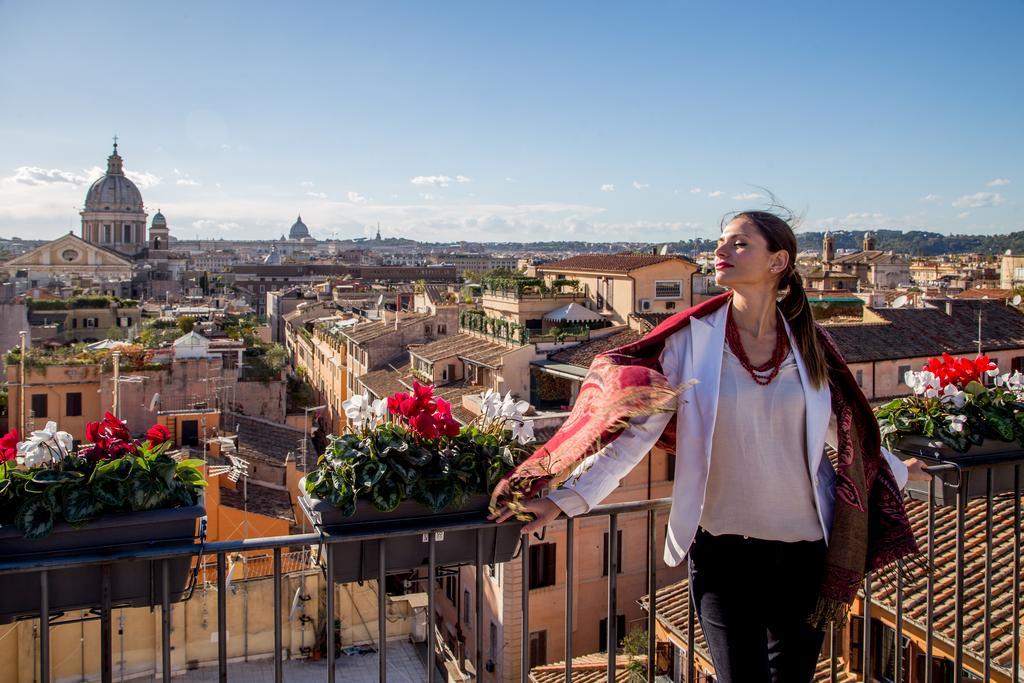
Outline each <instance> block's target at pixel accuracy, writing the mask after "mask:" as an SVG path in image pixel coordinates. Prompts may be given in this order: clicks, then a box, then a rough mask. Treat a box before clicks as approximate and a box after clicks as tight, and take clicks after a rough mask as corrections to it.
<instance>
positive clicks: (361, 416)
mask: <svg viewBox="0 0 1024 683" xmlns="http://www.w3.org/2000/svg"><path fill="white" fill-rule="evenodd" d="M341 407H342V408H344V409H345V417H347V418H348V419H349V420H350V421H351V422H352V424H354V425H355V426H356V427H361V426H362V425H363V422H364V421H365V420H366V417H367V413H368V412H369V410H370V394H369V393H367V392H364V393H362V394H356V395H355V396H353V397H352V398H350V399H348V400H347V401H344V402H343V403H342V404H341Z"/></svg>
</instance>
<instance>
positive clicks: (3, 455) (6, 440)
mask: <svg viewBox="0 0 1024 683" xmlns="http://www.w3.org/2000/svg"><path fill="white" fill-rule="evenodd" d="M19 439H20V437H19V436H18V430H17V429H12V430H11V431H9V432H7V433H6V434H4V435H3V437H0V462H7V461H8V460H14V458H16V457H17V455H18V441H19Z"/></svg>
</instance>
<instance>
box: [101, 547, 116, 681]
mask: <svg viewBox="0 0 1024 683" xmlns="http://www.w3.org/2000/svg"><path fill="white" fill-rule="evenodd" d="M113 657H114V638H113V623H112V621H111V618H110V563H109V562H108V563H106V564H103V565H100V680H101V681H102V682H103V683H113V680H114V659H113Z"/></svg>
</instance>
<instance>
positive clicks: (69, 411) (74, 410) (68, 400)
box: [64, 391, 82, 417]
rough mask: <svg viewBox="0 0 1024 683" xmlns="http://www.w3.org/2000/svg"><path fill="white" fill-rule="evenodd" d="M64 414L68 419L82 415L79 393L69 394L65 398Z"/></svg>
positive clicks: (80, 395)
mask: <svg viewBox="0 0 1024 683" xmlns="http://www.w3.org/2000/svg"><path fill="white" fill-rule="evenodd" d="M64 414H65V415H67V416H68V417H80V416H81V415H82V394H81V392H78V391H75V392H71V393H69V394H68V395H67V396H66V397H65V401H64Z"/></svg>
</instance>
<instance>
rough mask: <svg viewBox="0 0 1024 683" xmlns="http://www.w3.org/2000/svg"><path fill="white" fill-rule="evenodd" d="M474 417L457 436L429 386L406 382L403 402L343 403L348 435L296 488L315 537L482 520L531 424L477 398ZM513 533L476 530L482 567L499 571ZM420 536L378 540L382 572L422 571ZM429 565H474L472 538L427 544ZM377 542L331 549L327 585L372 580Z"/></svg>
mask: <svg viewBox="0 0 1024 683" xmlns="http://www.w3.org/2000/svg"><path fill="white" fill-rule="evenodd" d="M481 399H482V405H483V414H482V415H481V416H480V417H479V418H478V419H477V420H475V421H474V422H473V423H472V424H470V425H468V426H465V427H460V425H459V423H458V422H456V421H455V419H454V418H453V417H452V413H451V405H450V404H449V403H448V402H447V401H445V400H444V399H442V398H437V397H434V395H433V387H431V386H424V385H421V384H419V383H418V382H415V381H414V382H413V390H412V392H411V393H398V394H395V395H394V396H391V397H389V398H388V399H387V400H386V401H385V400H384V399H380V400H377V401H373V402H371V401H370V399H369V397H368V396H367V395H365V394H364V395H362V396H355V397H353V398H351V399H350V400H348V401H346V402H345V411H346V414H347V416H348V418H349V423H350V426H349V428H348V429H347V430H346V433H345V434H343V435H341V436H332V437H331V441H330V445H329V446H328V447H327V450H326V452H325V453H324V454H323V455H321V456H320V458H319V460H318V463H317V467H316V469H314V470H313V471H311V472H310V473H308V474H307V475H306V476H305V477H304V478H303V480H302V482H301V483H300V487H301V494H302V495H301V498H300V503H301V506H302V508H303V510H304V512H305V514H306V516H307V517H308V518H309V519H310V521H311V522H312V523H313V524H314V526H316V527H317V528H318V529H320V530H321V531H322V532H324V533H328V534H329V533H345V532H356V531H371V530H373V529H381V530H384V529H387V530H392V529H396V528H409V529H416V528H424V527H427V526H429V527H431V528H433V529H443V528H444V527H446V526H452V525H455V524H464V523H466V522H471V521H476V520H480V521H483V520H484V519H485V518H486V516H487V511H488V505H489V502H490V492H491V490H492V489H493V488H494V486H495V484H497V482H498V481H499V480H500V479H501V478H502V477H503V476H504V475H505V474H506V473H507V472H509V471H510V470H511V469H513V468H514V467H515V466H516V465H517V464H519V463H520V462H521V461H522V460H524V459H525V457H526V456H527V455H528V454H529V453H528V452H527V448H526V444H528V443H530V442H531V441H533V440H534V437H533V425H532V423H531V422H530V421H528V420H525V419H523V414H524V413H525V412H526V410H527V409H528V408H529V403H527V402H525V401H516V400H514V399H513V398H512V397H511V395H506V396H505V397H504V399H503V398H501V396H499V395H498V394H495V393H494V392H492V391H488V393H486V394H484V395H482V397H481ZM521 526H522V525H521V524H518V523H515V522H509V523H505V524H502V525H500V526H497V527H495V526H491V527H488V528H486V529H484V530H483V541H484V545H483V547H484V561H485V562H487V563H491V562H505V561H508V560H509V559H511V557H512V555H513V554H514V552H515V549H516V547H517V545H518V540H519V529H520V527H521ZM427 541H428V539H427V534H424V533H416V534H411V535H409V536H401V537H394V538H390V539H387V540H386V541H385V542H386V544H387V545H386V551H387V571H388V572H392V573H393V572H398V571H406V570H411V569H415V568H417V567H420V566H421V565H423V564H426V562H427V553H428V550H427ZM435 542H436V543H435V558H436V562H437V564H438V565H452V564H466V563H470V562H474V561H475V559H476V530H475V529H470V530H453V531H445V532H443V533H437V534H436V535H435ZM378 547H379V546H378V541H359V542H353V543H342V544H332V545H331V546H330V548H331V552H334V554H335V555H334V566H335V576H334V580H335V581H340V582H345V581H356V580H363V579H365V578H374V577H376V576H377V571H378V554H377V553H378Z"/></svg>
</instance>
